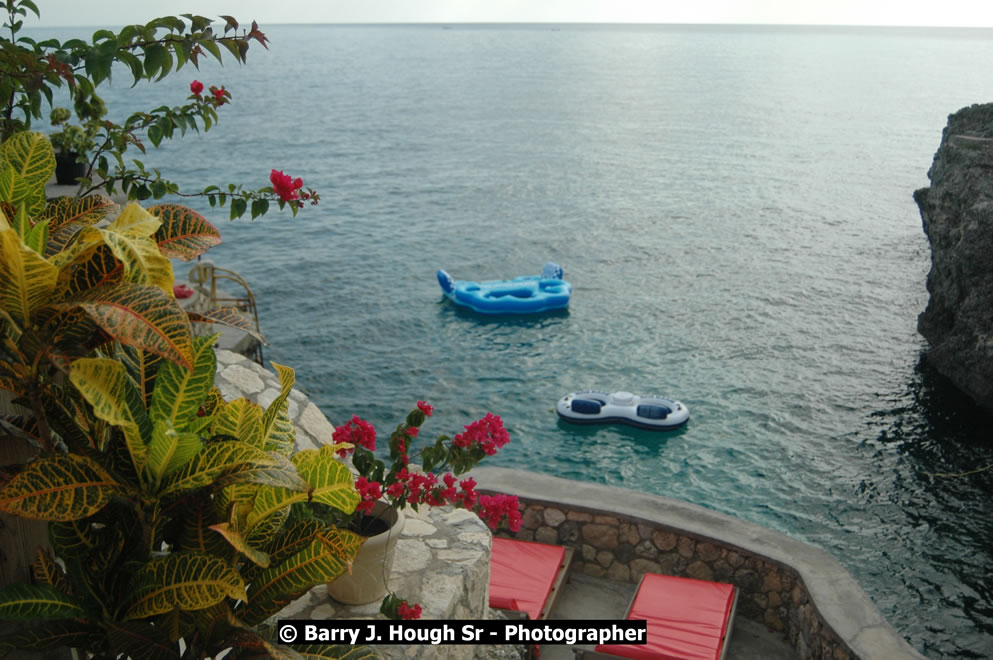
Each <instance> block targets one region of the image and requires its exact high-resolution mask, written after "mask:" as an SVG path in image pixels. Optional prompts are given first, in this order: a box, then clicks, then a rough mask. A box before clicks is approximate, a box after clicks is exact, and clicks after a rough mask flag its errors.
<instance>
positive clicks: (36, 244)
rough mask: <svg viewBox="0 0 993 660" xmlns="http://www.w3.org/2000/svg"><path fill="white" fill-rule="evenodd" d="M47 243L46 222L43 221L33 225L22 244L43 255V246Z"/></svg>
mask: <svg viewBox="0 0 993 660" xmlns="http://www.w3.org/2000/svg"><path fill="white" fill-rule="evenodd" d="M47 243H48V221H47V220H43V221H41V222H37V223H35V226H34V227H32V228H31V230H30V231H29V232H28V234H27V236H25V237H24V244H25V245H27V246H28V247H29V248H31V249H32V250H34V251H35V252H37V253H38V254H42V255H43V254H45V245H46V244H47Z"/></svg>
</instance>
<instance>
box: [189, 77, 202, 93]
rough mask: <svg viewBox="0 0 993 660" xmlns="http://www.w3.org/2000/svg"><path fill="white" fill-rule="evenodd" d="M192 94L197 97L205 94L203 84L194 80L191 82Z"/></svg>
mask: <svg viewBox="0 0 993 660" xmlns="http://www.w3.org/2000/svg"><path fill="white" fill-rule="evenodd" d="M190 92H191V93H193V94H196V95H197V96H200V94H201V93H203V83H202V82H200V81H199V80H194V81H193V82H191V83H190Z"/></svg>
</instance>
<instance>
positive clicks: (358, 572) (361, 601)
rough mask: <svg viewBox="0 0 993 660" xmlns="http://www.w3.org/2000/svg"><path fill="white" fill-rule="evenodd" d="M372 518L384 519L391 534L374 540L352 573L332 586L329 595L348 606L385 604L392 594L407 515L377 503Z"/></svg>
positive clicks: (363, 550) (364, 547)
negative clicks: (391, 582) (392, 578)
mask: <svg viewBox="0 0 993 660" xmlns="http://www.w3.org/2000/svg"><path fill="white" fill-rule="evenodd" d="M372 515H373V516H377V517H381V518H382V519H383V520H385V521H386V523H387V524H388V525H389V526H390V528H389V529H388V530H386V531H385V532H383V533H381V534H376V535H375V536H370V537H368V538H367V539H366V541H365V543H363V544H362V547H361V548H360V549H359V554H357V555H356V556H355V559H354V560H353V561H352V573H351V575H349V574H348V573H345V574H344V575H342V576H341V577H339V578H338V579H337V580H335V581H334V582H331V583H329V584H328V595H329V596H331V598H333V599H335V600H336V601H338V602H339V603H343V604H345V605H365V604H366V603H374V602H376V601H377V600H382V599H383V596H385V595H386V592H387V591H388V590H389V587H388V583H389V579H390V573H391V572H392V571H393V553H394V551H395V550H396V544H397V540H398V539H399V538H400V533H401V532H402V531H403V524H404V516H403V511H400V510H399V509H391V508H389V506H388V505H387V504H386V502H376V505H375V506H374V507H373V509H372Z"/></svg>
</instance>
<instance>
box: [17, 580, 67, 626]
mask: <svg viewBox="0 0 993 660" xmlns="http://www.w3.org/2000/svg"><path fill="white" fill-rule="evenodd" d="M85 615H86V610H84V609H83V608H82V607H81V606H80V605H79V603H77V602H76V601H74V600H73V599H72V598H70V597H69V596H67V595H66V594H63V593H60V592H59V591H57V590H56V589H55V588H54V587H53V586H52V585H50V584H12V585H10V586H8V587H5V588H4V589H3V590H0V619H6V620H8V621H10V620H21V621H24V620H27V621H37V620H39V619H49V620H51V619H75V618H82V617H84V616H85Z"/></svg>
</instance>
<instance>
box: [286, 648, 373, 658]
mask: <svg viewBox="0 0 993 660" xmlns="http://www.w3.org/2000/svg"><path fill="white" fill-rule="evenodd" d="M293 650H294V651H295V652H296V654H297V655H298V656H300V658H301V660H380V659H381V658H382V656H381V655H380V654H379V652H378V651H376V650H375V649H373V648H372V647H369V646H345V645H343V644H294V645H293Z"/></svg>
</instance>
